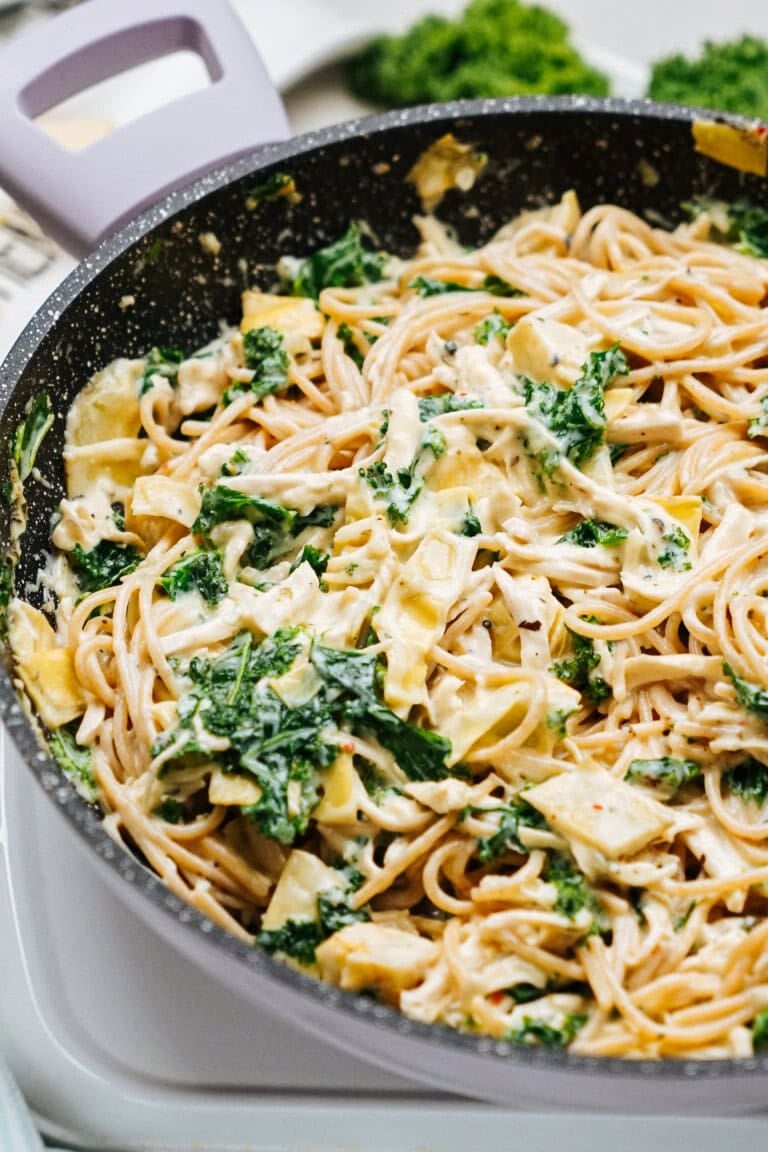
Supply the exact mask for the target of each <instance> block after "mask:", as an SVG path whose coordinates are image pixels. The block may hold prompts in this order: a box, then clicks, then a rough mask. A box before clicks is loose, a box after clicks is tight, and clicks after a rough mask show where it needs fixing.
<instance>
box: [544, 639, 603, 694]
mask: <svg viewBox="0 0 768 1152" xmlns="http://www.w3.org/2000/svg"><path fill="white" fill-rule="evenodd" d="M567 631H568V634H569V636H570V637H571V643H572V644H573V656H569V657H568V658H567V659H565V660H556V661H555V663H554V664H552V665H551V667H550V671H551V672H553V673H554V674H555V676H557V678H558V680H562V681H563V682H564V683H566V684H570V685H571V687H572V688H577V689H578V690H579V692H583V693H584V695H585V696H586V697H587V699H588V700H590V701H591V702H592V703H593V704H599V703H600V702H601V701H603V700H607V699H608V697H609V696H610V695H611V686H610V684H608V682H607V681H606V680H603V678H602V676H592V675H591V673H592V672H593V671H594V669H595V668H597V666H598V664H599V663H600V657H599V655H598V654H597V652H595V645H594V642H593V641H592V639H591V638H590V637H589V636H580V635H579V633H578V632H572V631H571V629H570V628H568V629H567Z"/></svg>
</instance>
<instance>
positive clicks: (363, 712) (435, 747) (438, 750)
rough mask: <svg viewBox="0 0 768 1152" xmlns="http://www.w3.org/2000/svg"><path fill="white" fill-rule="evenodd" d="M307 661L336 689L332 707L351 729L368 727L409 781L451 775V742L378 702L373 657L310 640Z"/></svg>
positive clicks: (379, 672) (379, 670)
mask: <svg viewBox="0 0 768 1152" xmlns="http://www.w3.org/2000/svg"><path fill="white" fill-rule="evenodd" d="M311 659H312V664H313V665H314V667H315V669H316V671H317V672H319V673H320V675H321V676H322V678H323V679H324V680H325V682H326V684H328V685H329V686H330V687H331V688H332V689H335V690H336V691H337V692H339V696H338V697H337V699H336V701H335V702H334V707H335V708H337V709H340V712H341V715H342V716H343V717H344V718H345V719H347V720H348V721H350V723H351V725H352V727H353V729H355V728H356V729H362V730H364V731H365V730H368V731H370V732H371V733H372V734H373V735H374V736H375V737H376V739H377V740H378V742H379V743H380V744H381V745H382V747H384V748H386V749H387V750H388V751H389V752H391V753H392V755H393V756H394V757H395V760H396V761H397V763H398V764H399V766H400V768H401V769H402V770H403V772H405V774H406V776H407V777H408V779H409V780H441V779H443V777H445V776H450V775H452V774H454V773H452V771H451V769H450V768H448V767H447V765H446V763H445V759H446V756H448V754H449V753H450V751H451V745H450V741H448V740H446V739H445V737H444V736H440V735H439V734H438V733H437V732H430V731H429V730H428V729H426V728H417V727H416V726H415V725H413V724H408V723H406V721H405V720H401V719H400V717H399V716H397V715H396V714H395V713H394V712H392V711H390V709H389V708H387V707H386V706H385V705H384V704H382V703H381V700H380V695H381V681H382V678H383V666H382V664H381V660H380V658H379V657H378V656H375V655H372V654H370V653H366V652H359V651H345V650H343V649H337V648H325V647H323V646H322V645H321V644H314V645H313V646H312V655H311Z"/></svg>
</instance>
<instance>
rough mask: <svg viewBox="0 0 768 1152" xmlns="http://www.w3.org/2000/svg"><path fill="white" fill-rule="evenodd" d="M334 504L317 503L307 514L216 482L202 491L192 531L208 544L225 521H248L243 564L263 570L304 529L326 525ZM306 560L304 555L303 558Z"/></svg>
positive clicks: (331, 519)
mask: <svg viewBox="0 0 768 1152" xmlns="http://www.w3.org/2000/svg"><path fill="white" fill-rule="evenodd" d="M338 511H339V510H338V507H337V506H336V505H335V504H318V505H317V506H316V507H315V508H312V509H311V510H310V511H309V512H307V513H300V512H297V511H296V510H295V509H294V508H284V507H283V506H282V505H281V504H273V503H272V502H271V501H269V500H263V499H262V498H261V497H259V496H248V495H246V494H245V493H243V492H238V491H237V490H236V489H234V488H230V487H228V486H227V485H226V484H217V485H215V486H214V487H213V488H209V489H207V490H206V491H205V492H204V493H203V502H202V507H201V510H200V515H199V516H198V518H197V520H196V521H195V523H194V524H193V525H192V530H193V532H200V533H201V535H202V536H203V539H204V540H206V541H207V542H208V543H210V532H211V530H212V529H213V528H214V527H215V526H216V525H217V524H222V523H226V521H228V520H248V521H250V523H251V526H252V528H253V540H252V542H251V544H250V545H249V547H248V549H247V551H246V553H245V562H246V564H248V565H250V566H252V567H254V568H258V569H260V570H263V569H265V568H269V567H270V566H271V565H272V564H274V563H275V562H276V561H277V560H279V559H280V558H281V557H283V556H285V555H286V554H287V553H288V552H290V551H291V548H292V547H293V542H294V540H295V539H296V538H297V537H298V536H300V535H301V533H302V532H303V531H304V530H305V528H329V527H330V526H331V525H332V524H333V522H334V520H335V519H336V516H337V515H338ZM305 559H306V557H305Z"/></svg>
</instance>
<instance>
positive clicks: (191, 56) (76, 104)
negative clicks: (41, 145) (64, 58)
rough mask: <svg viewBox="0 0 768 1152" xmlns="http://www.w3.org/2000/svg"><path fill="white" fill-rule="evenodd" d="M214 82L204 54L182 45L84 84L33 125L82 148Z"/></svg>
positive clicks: (76, 148) (66, 145)
mask: <svg viewBox="0 0 768 1152" xmlns="http://www.w3.org/2000/svg"><path fill="white" fill-rule="evenodd" d="M210 83H211V77H210V75H209V73H208V69H207V68H206V66H205V63H204V62H203V59H202V57H201V56H199V55H198V54H197V52H194V51H192V50H190V49H184V50H182V51H179V52H172V53H170V54H169V55H168V56H163V57H162V58H161V59H159V60H152V61H150V62H149V63H148V64H139V65H137V66H136V67H135V68H129V69H127V70H126V71H125V72H121V73H120V74H119V75H117V76H111V77H110V78H109V79H108V80H102V81H100V82H99V83H98V84H94V85H92V86H91V87H89V88H85V89H84V90H83V91H82V92H78V93H77V95H76V96H70V97H69V98H68V99H67V100H64V101H62V102H61V103H60V104H57V105H55V106H54V107H52V108H48V109H46V111H45V112H44V113H43V114H42V115H41V116H38V117H37V118H36V119H35V123H36V124H37V125H38V126H39V127H40V128H42V129H43V130H44V131H45V132H47V133H48V135H49V136H51V137H52V138H53V139H54V140H55V141H56V142H57V143H58V144H59V145H60V146H61V147H62V148H65V149H67V151H70V152H83V151H85V149H86V148H89V147H90V145H91V144H95V143H96V141H97V140H100V139H102V137H104V136H106V135H108V134H109V132H111V131H112V130H113V129H115V128H119V127H121V126H122V125H123V124H130V123H131V122H132V121H133V120H138V119H140V118H141V117H142V116H146V115H148V114H149V113H150V112H154V111H155V110H156V109H157V108H161V107H163V105H165V104H170V103H171V101H173V100H177V99H179V98H180V97H183V96H188V95H190V94H191V93H192V92H197V91H199V90H200V89H201V88H206V87H207V86H208V85H209V84H210Z"/></svg>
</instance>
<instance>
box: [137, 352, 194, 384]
mask: <svg viewBox="0 0 768 1152" xmlns="http://www.w3.org/2000/svg"><path fill="white" fill-rule="evenodd" d="M184 359H185V356H184V353H183V352H182V351H181V350H180V349H179V348H150V350H149V352H148V353H147V355H146V357H145V360H144V373H143V375H142V377H141V382H140V384H139V396H143V395H144V393H145V392H149V390H150V388H153V387H154V380H153V377H154V376H161V377H162V378H163V380H168V381H169V382H170V384H171V385H172V386H173V387H174V388H175V387H176V382H177V380H178V377H179V364H181V363H182V362H183V361H184Z"/></svg>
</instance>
